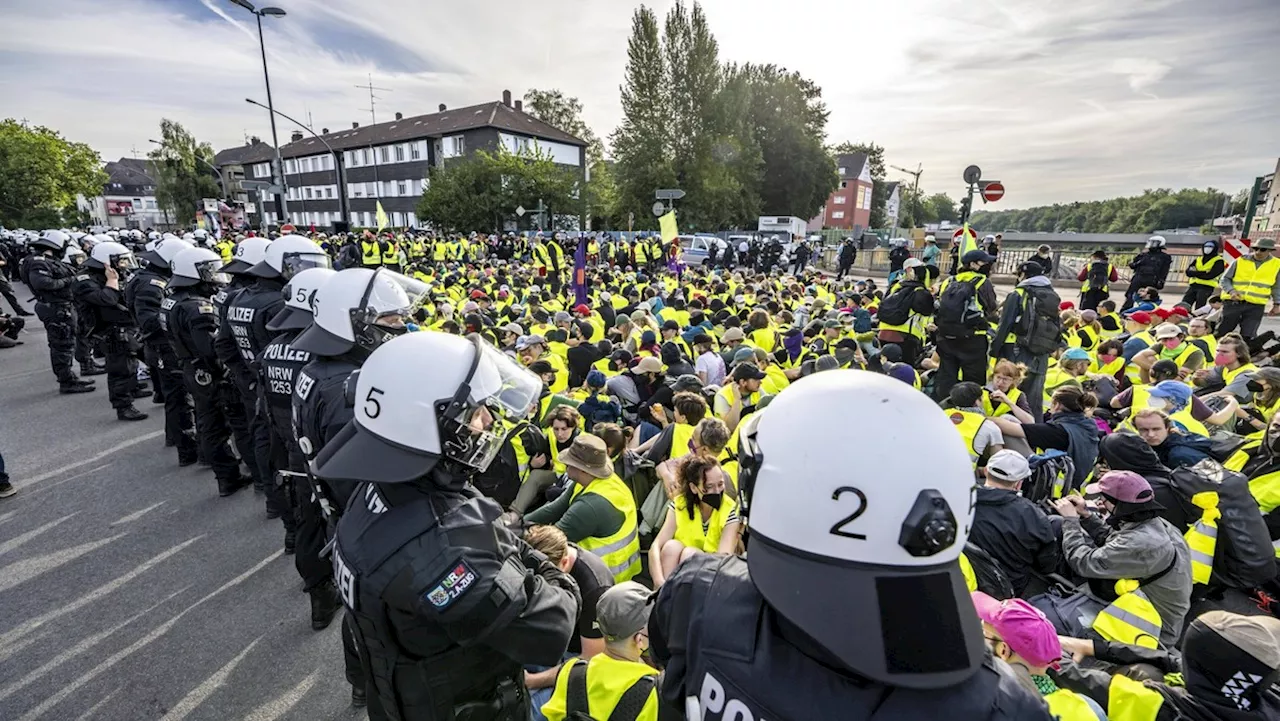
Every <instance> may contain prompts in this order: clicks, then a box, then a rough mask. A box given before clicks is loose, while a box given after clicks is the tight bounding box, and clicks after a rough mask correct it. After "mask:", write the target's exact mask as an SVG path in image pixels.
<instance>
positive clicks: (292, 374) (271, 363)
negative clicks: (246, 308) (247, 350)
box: [258, 331, 311, 418]
mask: <svg viewBox="0 0 1280 721" xmlns="http://www.w3.org/2000/svg"><path fill="white" fill-rule="evenodd" d="M298 333H299V331H285V332H284V333H281V334H280V335H278V336H276V339H275V340H273V341H271V342H270V343H268V344H267V347H266V348H263V349H262V353H261V355H259V356H258V363H259V372H260V373H261V374H262V389H263V392H265V393H266V397H267V402H268V403H270V404H271V406H272V409H273V411H274V409H279V410H280V412H282V413H283V414H284V417H285V418H288V417H289V414H290V412H291V411H290V408H291V406H292V404H293V385H294V381H295V380H296V379H297V377H298V372H299V371H301V370H302V367H303V366H305V365H306V364H308V363H310V362H311V354H310V353H308V352H307V351H304V350H297V349H295V348H294V347H293V346H292V345H291V343H292V342H293V339H294V338H297V337H298Z"/></svg>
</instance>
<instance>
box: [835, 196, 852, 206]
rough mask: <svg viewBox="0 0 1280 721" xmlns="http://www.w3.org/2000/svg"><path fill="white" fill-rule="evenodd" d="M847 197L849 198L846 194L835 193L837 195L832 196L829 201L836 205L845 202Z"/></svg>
mask: <svg viewBox="0 0 1280 721" xmlns="http://www.w3.org/2000/svg"><path fill="white" fill-rule="evenodd" d="M848 199H849V198H848V196H845V195H837V196H835V198H833V199H832V201H831V202H833V203H835V204H836V205H844V204H845V201H846V200H848Z"/></svg>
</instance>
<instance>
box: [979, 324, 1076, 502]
mask: <svg viewBox="0 0 1280 721" xmlns="http://www.w3.org/2000/svg"><path fill="white" fill-rule="evenodd" d="M1077 350H1078V349H1077ZM1097 404H1098V400H1097V398H1095V397H1094V395H1093V394H1092V393H1088V392H1086V391H1084V390H1081V389H1080V388H1079V387H1077V386H1074V385H1066V386H1063V387H1061V388H1059V389H1058V390H1057V391H1055V392H1054V394H1053V398H1052V399H1051V400H1050V402H1049V414H1048V415H1047V416H1046V417H1045V422H1044V423H1020V422H1018V420H1017V419H1014V418H1010V417H1009V416H999V417H997V418H993V419H991V420H992V421H993V422H994V423H995V424H996V425H997V426H999V427H1000V431H1001V432H1002V433H1003V434H1004V435H1005V437H1006V438H1023V439H1025V440H1026V441H1027V444H1028V445H1030V446H1031V448H1032V449H1033V450H1037V451H1047V450H1059V451H1066V453H1067V455H1069V456H1071V460H1072V462H1073V463H1074V464H1075V476H1074V477H1073V478H1072V487H1073V488H1079V487H1080V486H1081V485H1083V484H1084V480H1085V479H1086V478H1088V477H1089V474H1090V473H1092V472H1093V466H1094V464H1095V463H1097V460H1098V426H1097V424H1096V423H1094V421H1093V417H1092V416H1093V409H1094V408H1095V407H1096V406H1097Z"/></svg>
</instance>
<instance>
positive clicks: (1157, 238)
mask: <svg viewBox="0 0 1280 721" xmlns="http://www.w3.org/2000/svg"><path fill="white" fill-rule="evenodd" d="M1167 243H1168V241H1166V240H1165V239H1164V236H1163V235H1153V236H1151V237H1150V238H1147V247H1148V248H1163V247H1165V245H1166V244H1167Z"/></svg>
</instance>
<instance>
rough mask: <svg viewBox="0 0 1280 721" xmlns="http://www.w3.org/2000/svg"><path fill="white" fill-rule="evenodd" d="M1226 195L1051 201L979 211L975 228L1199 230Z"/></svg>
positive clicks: (1188, 191) (1170, 193) (1207, 192)
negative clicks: (1067, 201)
mask: <svg viewBox="0 0 1280 721" xmlns="http://www.w3.org/2000/svg"><path fill="white" fill-rule="evenodd" d="M1225 197H1226V196H1225V194H1224V193H1223V192H1222V191H1220V190H1217V189H1216V188H1206V189H1204V190H1200V189H1197V188H1184V189H1182V190H1178V191H1174V190H1170V189H1168V188H1156V189H1153V190H1145V191H1143V193H1142V195H1135V196H1129V197H1121V198H1109V199H1107V200H1094V201H1088V202H1073V203H1055V204H1054V205H1042V206H1036V207H1033V208H1023V209H1012V210H999V211H991V210H979V211H977V212H975V213H974V214H973V218H972V222H973V224H974V225H975V226H978V227H981V228H984V229H986V230H1006V229H1007V230H1020V231H1023V232H1036V231H1043V232H1049V233H1052V232H1063V231H1075V232H1078V233H1150V232H1152V231H1156V230H1162V229H1170V228H1200V227H1201V226H1203V225H1204V224H1205V223H1207V222H1208V221H1209V220H1212V219H1213V218H1214V217H1216V216H1217V215H1218V214H1219V213H1220V212H1221V210H1222V205H1223V200H1224V198H1225Z"/></svg>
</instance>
